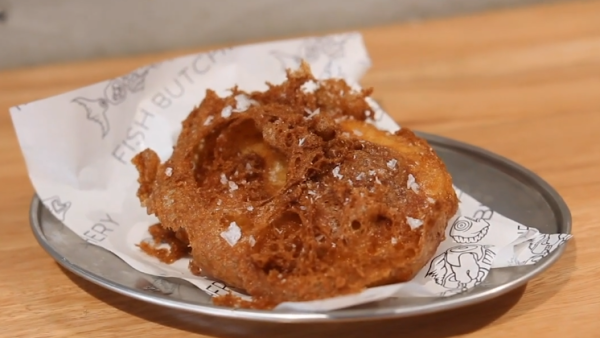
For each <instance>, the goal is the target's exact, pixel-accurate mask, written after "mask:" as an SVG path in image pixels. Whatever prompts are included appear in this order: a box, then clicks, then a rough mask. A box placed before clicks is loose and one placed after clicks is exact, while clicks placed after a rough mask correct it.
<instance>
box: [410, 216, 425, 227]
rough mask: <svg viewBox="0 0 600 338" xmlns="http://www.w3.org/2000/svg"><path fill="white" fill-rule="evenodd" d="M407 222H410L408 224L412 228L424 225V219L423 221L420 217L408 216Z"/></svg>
mask: <svg viewBox="0 0 600 338" xmlns="http://www.w3.org/2000/svg"><path fill="white" fill-rule="evenodd" d="M406 223H408V225H409V226H410V228H411V229H412V230H414V229H416V228H418V227H420V226H421V225H423V221H421V220H420V219H416V218H412V217H406Z"/></svg>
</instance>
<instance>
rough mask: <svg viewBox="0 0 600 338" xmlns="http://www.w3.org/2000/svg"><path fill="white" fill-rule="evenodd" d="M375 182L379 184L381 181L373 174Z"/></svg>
mask: <svg viewBox="0 0 600 338" xmlns="http://www.w3.org/2000/svg"><path fill="white" fill-rule="evenodd" d="M375 183H377V184H381V181H380V180H379V177H377V176H375Z"/></svg>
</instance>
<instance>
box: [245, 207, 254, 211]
mask: <svg viewBox="0 0 600 338" xmlns="http://www.w3.org/2000/svg"><path fill="white" fill-rule="evenodd" d="M246 209H248V211H252V210H254V207H253V206H249V207H247V208H246Z"/></svg>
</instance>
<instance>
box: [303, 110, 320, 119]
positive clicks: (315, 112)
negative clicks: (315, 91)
mask: <svg viewBox="0 0 600 338" xmlns="http://www.w3.org/2000/svg"><path fill="white" fill-rule="evenodd" d="M304 111H305V112H306V113H307V114H308V116H306V117H305V119H307V120H310V119H312V118H313V117H315V116H317V115H319V113H320V112H321V109H319V108H317V109H315V110H314V111H311V110H310V109H308V108H304Z"/></svg>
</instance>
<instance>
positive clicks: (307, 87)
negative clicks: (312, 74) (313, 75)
mask: <svg viewBox="0 0 600 338" xmlns="http://www.w3.org/2000/svg"><path fill="white" fill-rule="evenodd" d="M317 89H319V84H318V83H317V82H315V81H313V80H308V81H306V82H304V84H302V86H301V87H300V90H302V92H303V93H305V94H310V93H314V92H315V91H316V90H317Z"/></svg>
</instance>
